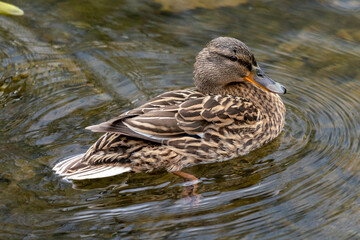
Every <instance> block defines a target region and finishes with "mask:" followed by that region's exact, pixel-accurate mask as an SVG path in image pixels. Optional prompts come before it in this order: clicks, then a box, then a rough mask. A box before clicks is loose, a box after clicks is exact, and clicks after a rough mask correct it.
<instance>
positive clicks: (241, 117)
mask: <svg viewBox="0 0 360 240" xmlns="http://www.w3.org/2000/svg"><path fill="white" fill-rule="evenodd" d="M258 116H259V112H258V108H256V106H255V105H254V104H253V103H251V102H250V101H248V100H246V99H244V98H240V97H233V96H221V95H214V96H208V95H203V94H202V93H200V92H198V91H196V90H191V89H190V90H179V91H173V92H167V93H165V94H162V95H159V96H158V97H156V98H154V99H152V100H150V101H149V102H147V103H146V104H144V105H142V106H140V107H139V108H136V109H133V110H131V111H128V112H126V113H124V114H122V115H120V116H119V117H117V118H114V119H112V120H110V121H107V122H104V123H101V124H99V125H94V126H90V127H87V129H90V130H92V131H95V132H115V133H121V134H124V135H126V136H132V137H136V138H140V139H145V140H149V141H153V142H158V143H166V142H167V140H169V139H175V138H179V137H184V136H188V137H191V136H193V137H196V136H195V135H197V137H196V138H199V137H202V133H203V132H204V131H205V130H206V129H207V128H208V127H213V126H214V125H216V126H218V127H224V126H228V125H231V124H233V123H234V122H238V123H243V124H253V123H255V121H256V120H257V119H258ZM189 135H190V136H189Z"/></svg>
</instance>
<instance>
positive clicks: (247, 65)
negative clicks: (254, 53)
mask: <svg viewBox="0 0 360 240" xmlns="http://www.w3.org/2000/svg"><path fill="white" fill-rule="evenodd" d="M217 54H218V55H220V56H222V57H224V58H227V59H230V60H231V61H234V60H233V59H232V57H234V56H230V57H229V56H226V55H224V54H221V53H217ZM237 62H238V63H239V64H241V65H243V66H245V67H246V68H247V69H248V70H249V71H250V72H251V69H252V66H251V63H249V62H245V61H244V60H242V59H240V58H238V59H237Z"/></svg>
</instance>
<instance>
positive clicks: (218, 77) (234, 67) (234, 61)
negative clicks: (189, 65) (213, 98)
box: [194, 37, 286, 94]
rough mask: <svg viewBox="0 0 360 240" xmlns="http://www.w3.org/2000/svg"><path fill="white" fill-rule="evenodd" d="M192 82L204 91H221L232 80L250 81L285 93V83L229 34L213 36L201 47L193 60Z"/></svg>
mask: <svg viewBox="0 0 360 240" xmlns="http://www.w3.org/2000/svg"><path fill="white" fill-rule="evenodd" d="M194 82H195V86H196V87H197V89H198V90H200V91H201V92H203V93H207V94H220V93H222V92H224V89H226V88H228V87H229V86H231V85H232V84H249V83H251V84H253V85H255V86H257V87H258V88H261V89H263V90H265V91H268V92H272V93H276V94H285V93H286V89H285V87H283V86H282V85H281V84H279V83H277V82H275V81H273V80H272V79H271V78H269V77H268V76H267V75H266V74H265V73H264V72H263V70H262V69H261V68H260V66H259V65H258V64H257V62H256V60H255V57H254V55H253V54H252V53H251V51H250V49H249V48H248V47H247V46H246V45H245V44H244V43H243V42H241V41H239V40H237V39H235V38H230V37H219V38H215V39H213V40H212V41H210V42H209V43H208V44H207V45H206V47H205V48H204V49H203V50H201V51H200V53H199V54H198V56H197V57H196V62H195V64H194Z"/></svg>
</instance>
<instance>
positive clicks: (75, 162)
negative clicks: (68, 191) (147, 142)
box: [53, 154, 131, 180]
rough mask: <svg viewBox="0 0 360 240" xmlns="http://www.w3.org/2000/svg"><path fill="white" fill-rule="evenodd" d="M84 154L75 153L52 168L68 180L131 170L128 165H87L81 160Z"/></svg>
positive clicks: (109, 175) (92, 177) (108, 175)
mask: <svg viewBox="0 0 360 240" xmlns="http://www.w3.org/2000/svg"><path fill="white" fill-rule="evenodd" d="M84 155H85V154H79V155H75V156H73V157H70V158H67V159H65V160H63V161H61V162H59V163H58V164H56V165H55V166H54V168H53V170H54V171H55V172H56V173H57V174H59V175H60V176H63V177H65V178H67V179H70V180H84V179H94V178H105V177H111V176H115V175H119V174H122V173H125V172H129V171H131V168H130V167H123V166H119V165H114V164H106V165H105V164H103V165H87V164H86V163H83V162H81V160H82V158H83V156H84Z"/></svg>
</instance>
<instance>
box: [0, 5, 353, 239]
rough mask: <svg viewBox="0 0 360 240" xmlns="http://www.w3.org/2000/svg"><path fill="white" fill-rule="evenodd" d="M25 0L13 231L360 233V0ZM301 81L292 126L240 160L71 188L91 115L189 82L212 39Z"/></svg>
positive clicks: (4, 235) (18, 21)
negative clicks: (191, 182)
mask: <svg viewBox="0 0 360 240" xmlns="http://www.w3.org/2000/svg"><path fill="white" fill-rule="evenodd" d="M204 2H205V1H185V0H184V1H169V0H154V1H151V0H148V1H116V2H115V1H104V0H97V1H67V0H66V1H59V0H52V1H40V0H36V1H15V2H13V3H14V4H16V5H18V6H19V7H21V8H22V9H23V10H24V11H25V15H24V16H22V17H10V16H0V108H1V110H0V141H1V144H0V189H1V191H0V212H1V214H0V239H79V238H83V239H135V238H141V239H360V188H359V185H360V174H359V170H360V163H359V161H360V146H359V136H360V113H359V112H360V68H359V64H360V44H359V42H360V29H359V24H360V15H359V11H360V3H359V2H358V1H351V0H347V1H338V0H318V1H285V0H283V1H271V0H270V1H249V0H238V1H236V0H233V1H231V0H230V1H223V2H222V1H208V2H205V3H204ZM217 36H232V37H236V38H238V39H241V40H242V41H244V42H245V43H246V44H247V45H248V46H249V47H250V48H251V49H252V50H253V52H254V53H255V56H256V57H257V59H258V61H259V62H260V64H261V65H262V67H263V68H264V69H265V71H266V72H267V73H268V74H269V75H270V76H271V77H272V78H273V79H275V80H277V81H278V82H281V83H282V84H283V85H285V86H286V87H287V89H288V90H289V92H290V93H289V94H287V95H285V96H283V100H284V102H285V104H286V107H287V115H286V125H285V128H284V132H283V134H282V135H281V136H280V137H278V138H277V139H276V140H275V141H273V142H271V143H270V144H267V145H266V146H264V147H262V148H261V149H259V150H256V151H254V152H252V153H250V154H249V155H247V156H244V157H241V158H239V159H233V160H229V161H225V162H218V163H213V164H206V165H197V166H193V167H188V168H185V169H184V171H185V172H188V173H191V174H193V175H195V176H197V177H198V178H199V179H200V180H201V182H200V183H199V184H198V189H197V193H198V194H199V197H200V200H199V201H198V203H197V204H194V202H189V201H188V200H187V199H186V198H184V197H183V191H184V189H185V188H186V187H185V186H184V185H183V181H182V180H181V179H180V178H178V177H176V176H174V175H172V174H170V173H167V172H156V173H151V174H145V173H144V174H123V175H121V176H117V177H112V178H106V179H99V180H92V181H82V182H77V183H76V184H75V185H72V184H71V183H69V182H66V181H64V180H62V179H61V178H60V177H58V176H56V175H55V174H54V172H53V171H52V167H53V166H54V164H55V163H57V162H59V161H61V159H63V158H64V157H67V156H70V155H74V154H77V153H83V152H85V151H86V149H87V147H89V146H90V145H91V143H93V142H94V141H95V140H96V139H97V138H98V137H99V134H96V133H91V132H89V131H86V130H85V129H84V128H85V127H86V126H89V125H92V124H96V123H100V122H101V121H105V120H108V119H110V118H112V117H114V116H117V115H119V114H120V113H122V112H124V111H126V110H129V109H131V108H133V107H136V106H139V105H140V104H142V103H144V102H145V101H146V100H148V99H150V98H152V97H154V96H156V95H157V94H159V93H162V92H164V91H168V90H171V89H178V88H186V87H191V86H192V85H193V83H192V65H193V63H194V58H195V56H196V54H197V52H198V51H199V50H201V49H202V48H203V47H204V45H205V44H206V43H207V42H208V41H209V40H210V39H212V38H215V37H217Z"/></svg>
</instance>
